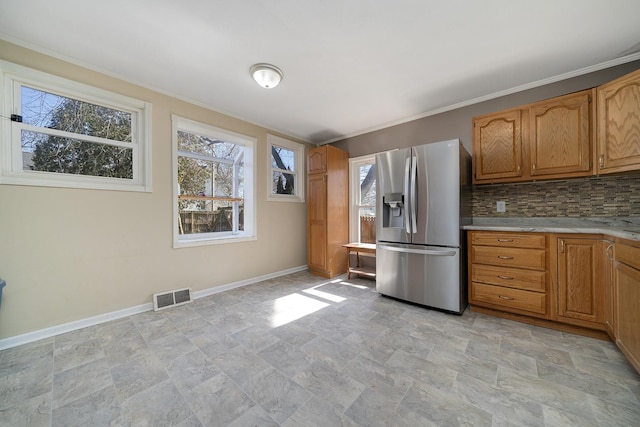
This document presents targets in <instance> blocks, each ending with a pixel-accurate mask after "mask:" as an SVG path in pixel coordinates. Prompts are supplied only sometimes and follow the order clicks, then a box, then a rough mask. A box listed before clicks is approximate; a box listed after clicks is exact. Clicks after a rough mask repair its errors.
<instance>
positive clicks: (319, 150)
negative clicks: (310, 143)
mask: <svg viewBox="0 0 640 427" xmlns="http://www.w3.org/2000/svg"><path fill="white" fill-rule="evenodd" d="M327 150H328V148H327V146H322V147H316V148H312V149H310V150H309V154H308V156H307V173H310V174H311V173H324V172H326V171H327Z"/></svg>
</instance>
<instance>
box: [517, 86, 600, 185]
mask: <svg viewBox="0 0 640 427" xmlns="http://www.w3.org/2000/svg"><path fill="white" fill-rule="evenodd" d="M592 105H593V103H592V90H587V91H582V92H578V93H575V94H571V95H567V96H562V97H558V98H554V99H552V100H548V101H544V102H540V103H536V104H533V105H532V106H531V108H530V110H529V120H530V123H529V130H530V137H529V156H530V165H531V172H530V173H531V177H532V178H535V177H544V178H545V179H548V178H553V177H556V176H557V177H561V176H562V177H567V176H572V177H575V176H587V175H591V172H592V166H593V160H592V156H591V153H592V151H591V145H592V132H591V117H592V114H591V111H592Z"/></svg>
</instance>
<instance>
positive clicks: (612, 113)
mask: <svg viewBox="0 0 640 427" xmlns="http://www.w3.org/2000/svg"><path fill="white" fill-rule="evenodd" d="M597 97H598V144H597V145H598V168H597V169H598V173H612V172H623V171H629V170H637V169H640V70H637V71H634V72H633V73H630V74H627V75H626V76H623V77H621V78H619V79H616V80H613V81H611V82H609V83H607V84H604V85H602V86H600V87H598V90H597Z"/></svg>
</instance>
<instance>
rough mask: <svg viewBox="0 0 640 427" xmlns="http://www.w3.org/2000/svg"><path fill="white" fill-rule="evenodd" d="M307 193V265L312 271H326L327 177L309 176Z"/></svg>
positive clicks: (321, 175)
mask: <svg viewBox="0 0 640 427" xmlns="http://www.w3.org/2000/svg"><path fill="white" fill-rule="evenodd" d="M307 191H308V193H307V196H308V199H307V230H308V235H307V264H308V266H309V268H310V269H318V270H326V265H327V176H326V175H325V174H314V175H309V177H308V188H307Z"/></svg>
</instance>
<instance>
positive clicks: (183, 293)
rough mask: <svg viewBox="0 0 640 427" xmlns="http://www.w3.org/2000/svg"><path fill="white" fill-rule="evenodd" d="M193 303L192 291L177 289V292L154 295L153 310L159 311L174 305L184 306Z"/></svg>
mask: <svg viewBox="0 0 640 427" xmlns="http://www.w3.org/2000/svg"><path fill="white" fill-rule="evenodd" d="M191 301H193V299H191V289H190V288H184V289H177V290H175V291H169V292H163V293H160V294H153V310H154V311H158V310H162V309H164V308H167V307H173V306H174V305H182V304H186V303H188V302H191Z"/></svg>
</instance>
